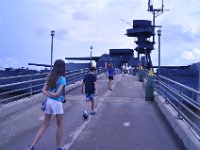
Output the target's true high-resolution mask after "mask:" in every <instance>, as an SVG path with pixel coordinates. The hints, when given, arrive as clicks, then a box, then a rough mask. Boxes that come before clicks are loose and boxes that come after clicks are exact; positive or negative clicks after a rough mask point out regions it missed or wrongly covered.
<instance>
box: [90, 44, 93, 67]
mask: <svg viewBox="0 0 200 150" xmlns="http://www.w3.org/2000/svg"><path fill="white" fill-rule="evenodd" d="M92 49H93V46H90V67H92Z"/></svg>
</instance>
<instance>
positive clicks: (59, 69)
mask: <svg viewBox="0 0 200 150" xmlns="http://www.w3.org/2000/svg"><path fill="white" fill-rule="evenodd" d="M61 76H65V62H64V61H63V60H62V59H57V60H56V61H55V62H54V65H53V69H52V70H51V72H50V74H49V76H48V77H47V87H48V88H55V87H56V83H57V81H58V79H59V77H61Z"/></svg>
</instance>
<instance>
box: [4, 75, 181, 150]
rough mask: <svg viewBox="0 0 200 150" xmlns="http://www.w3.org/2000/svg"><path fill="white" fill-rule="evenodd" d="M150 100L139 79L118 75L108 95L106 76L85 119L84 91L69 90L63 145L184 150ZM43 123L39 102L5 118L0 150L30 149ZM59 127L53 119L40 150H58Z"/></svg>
mask: <svg viewBox="0 0 200 150" xmlns="http://www.w3.org/2000/svg"><path fill="white" fill-rule="evenodd" d="M144 96H145V93H144V87H143V83H141V82H138V77H135V76H134V77H133V76H129V75H125V76H122V75H118V76H116V77H115V78H114V83H113V90H112V91H108V90H107V78H106V77H105V76H102V77H101V78H99V79H98V95H97V97H96V102H97V107H96V109H97V114H96V115H95V116H90V118H89V119H88V120H83V119H82V112H83V102H84V100H83V99H84V96H83V95H81V94H80V88H77V89H75V90H73V91H71V92H69V93H68V100H69V101H68V102H67V103H66V104H64V107H65V127H64V132H63V143H68V146H69V150H183V149H184V148H183V147H182V144H181V143H180V142H179V140H178V138H177V136H176V135H175V134H174V133H173V132H172V129H171V128H170V126H169V124H168V123H167V121H166V120H165V119H164V116H162V114H161V112H160V111H159V109H158V108H157V104H156V103H155V102H149V101H145V100H144ZM42 119H43V114H42V112H41V111H40V110H39V104H37V105H34V106H33V107H31V108H29V109H27V110H24V111H20V112H18V113H16V114H14V115H12V116H10V117H9V118H4V119H2V120H1V123H0V129H1V133H0V139H2V140H1V141H0V149H2V150H23V149H25V148H26V147H27V145H28V144H29V143H30V142H31V141H32V140H33V138H34V136H35V134H36V132H37V130H38V128H39V126H40V124H41V122H42ZM53 120H55V118H53ZM55 126H56V122H55V121H52V123H51V124H50V127H49V129H48V130H47V132H46V133H45V135H44V136H43V137H42V139H41V140H40V141H39V143H38V145H37V149H36V150H53V149H54V147H55V135H54V134H55Z"/></svg>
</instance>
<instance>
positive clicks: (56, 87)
mask: <svg viewBox="0 0 200 150" xmlns="http://www.w3.org/2000/svg"><path fill="white" fill-rule="evenodd" d="M65 86H66V79H65V62H64V61H63V60H61V59H58V60H56V61H55V63H54V65H53V68H52V70H51V72H50V74H49V75H48V77H47V80H46V82H45V84H44V86H43V89H42V92H43V93H44V94H45V95H47V96H48V99H47V103H46V109H45V111H44V113H45V119H44V122H43V124H42V126H41V127H40V129H39V130H38V132H37V134H36V136H35V139H34V140H33V142H32V144H31V145H29V147H28V148H27V150H35V145H36V144H37V143H38V141H39V139H40V138H41V137H42V135H43V134H44V132H45V131H46V129H47V128H48V127H49V123H50V120H51V116H52V115H54V116H55V117H56V120H57V128H56V147H57V148H56V150H66V148H64V147H62V146H61V137H62V130H63V113H64V112H63V107H62V100H63V95H62V91H63V88H65Z"/></svg>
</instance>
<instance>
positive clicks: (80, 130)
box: [65, 76, 122, 149]
mask: <svg viewBox="0 0 200 150" xmlns="http://www.w3.org/2000/svg"><path fill="white" fill-rule="evenodd" d="M121 77H122V76H120V77H119V78H118V79H117V82H114V83H113V89H114V88H115V86H116V85H117V83H118V82H119V81H120V80H121ZM111 92H112V91H109V90H108V91H107V92H106V93H105V94H104V96H103V97H106V96H109V95H110V94H111ZM99 100H100V101H102V102H103V101H104V100H105V99H104V98H100V99H99ZM101 105H102V103H99V104H98V105H97V107H96V108H95V111H96V112H97V110H98V109H99V108H100V107H101ZM90 120H91V119H90V117H89V118H88V120H87V121H85V122H84V123H83V124H82V125H81V126H79V127H78V129H77V130H76V131H75V132H73V135H72V140H71V142H69V143H67V144H65V145H67V146H68V149H69V148H70V147H71V146H72V144H73V143H74V141H76V140H77V139H78V136H79V135H80V133H81V132H82V131H83V129H84V128H85V127H86V125H87V124H88V123H89V122H90Z"/></svg>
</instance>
